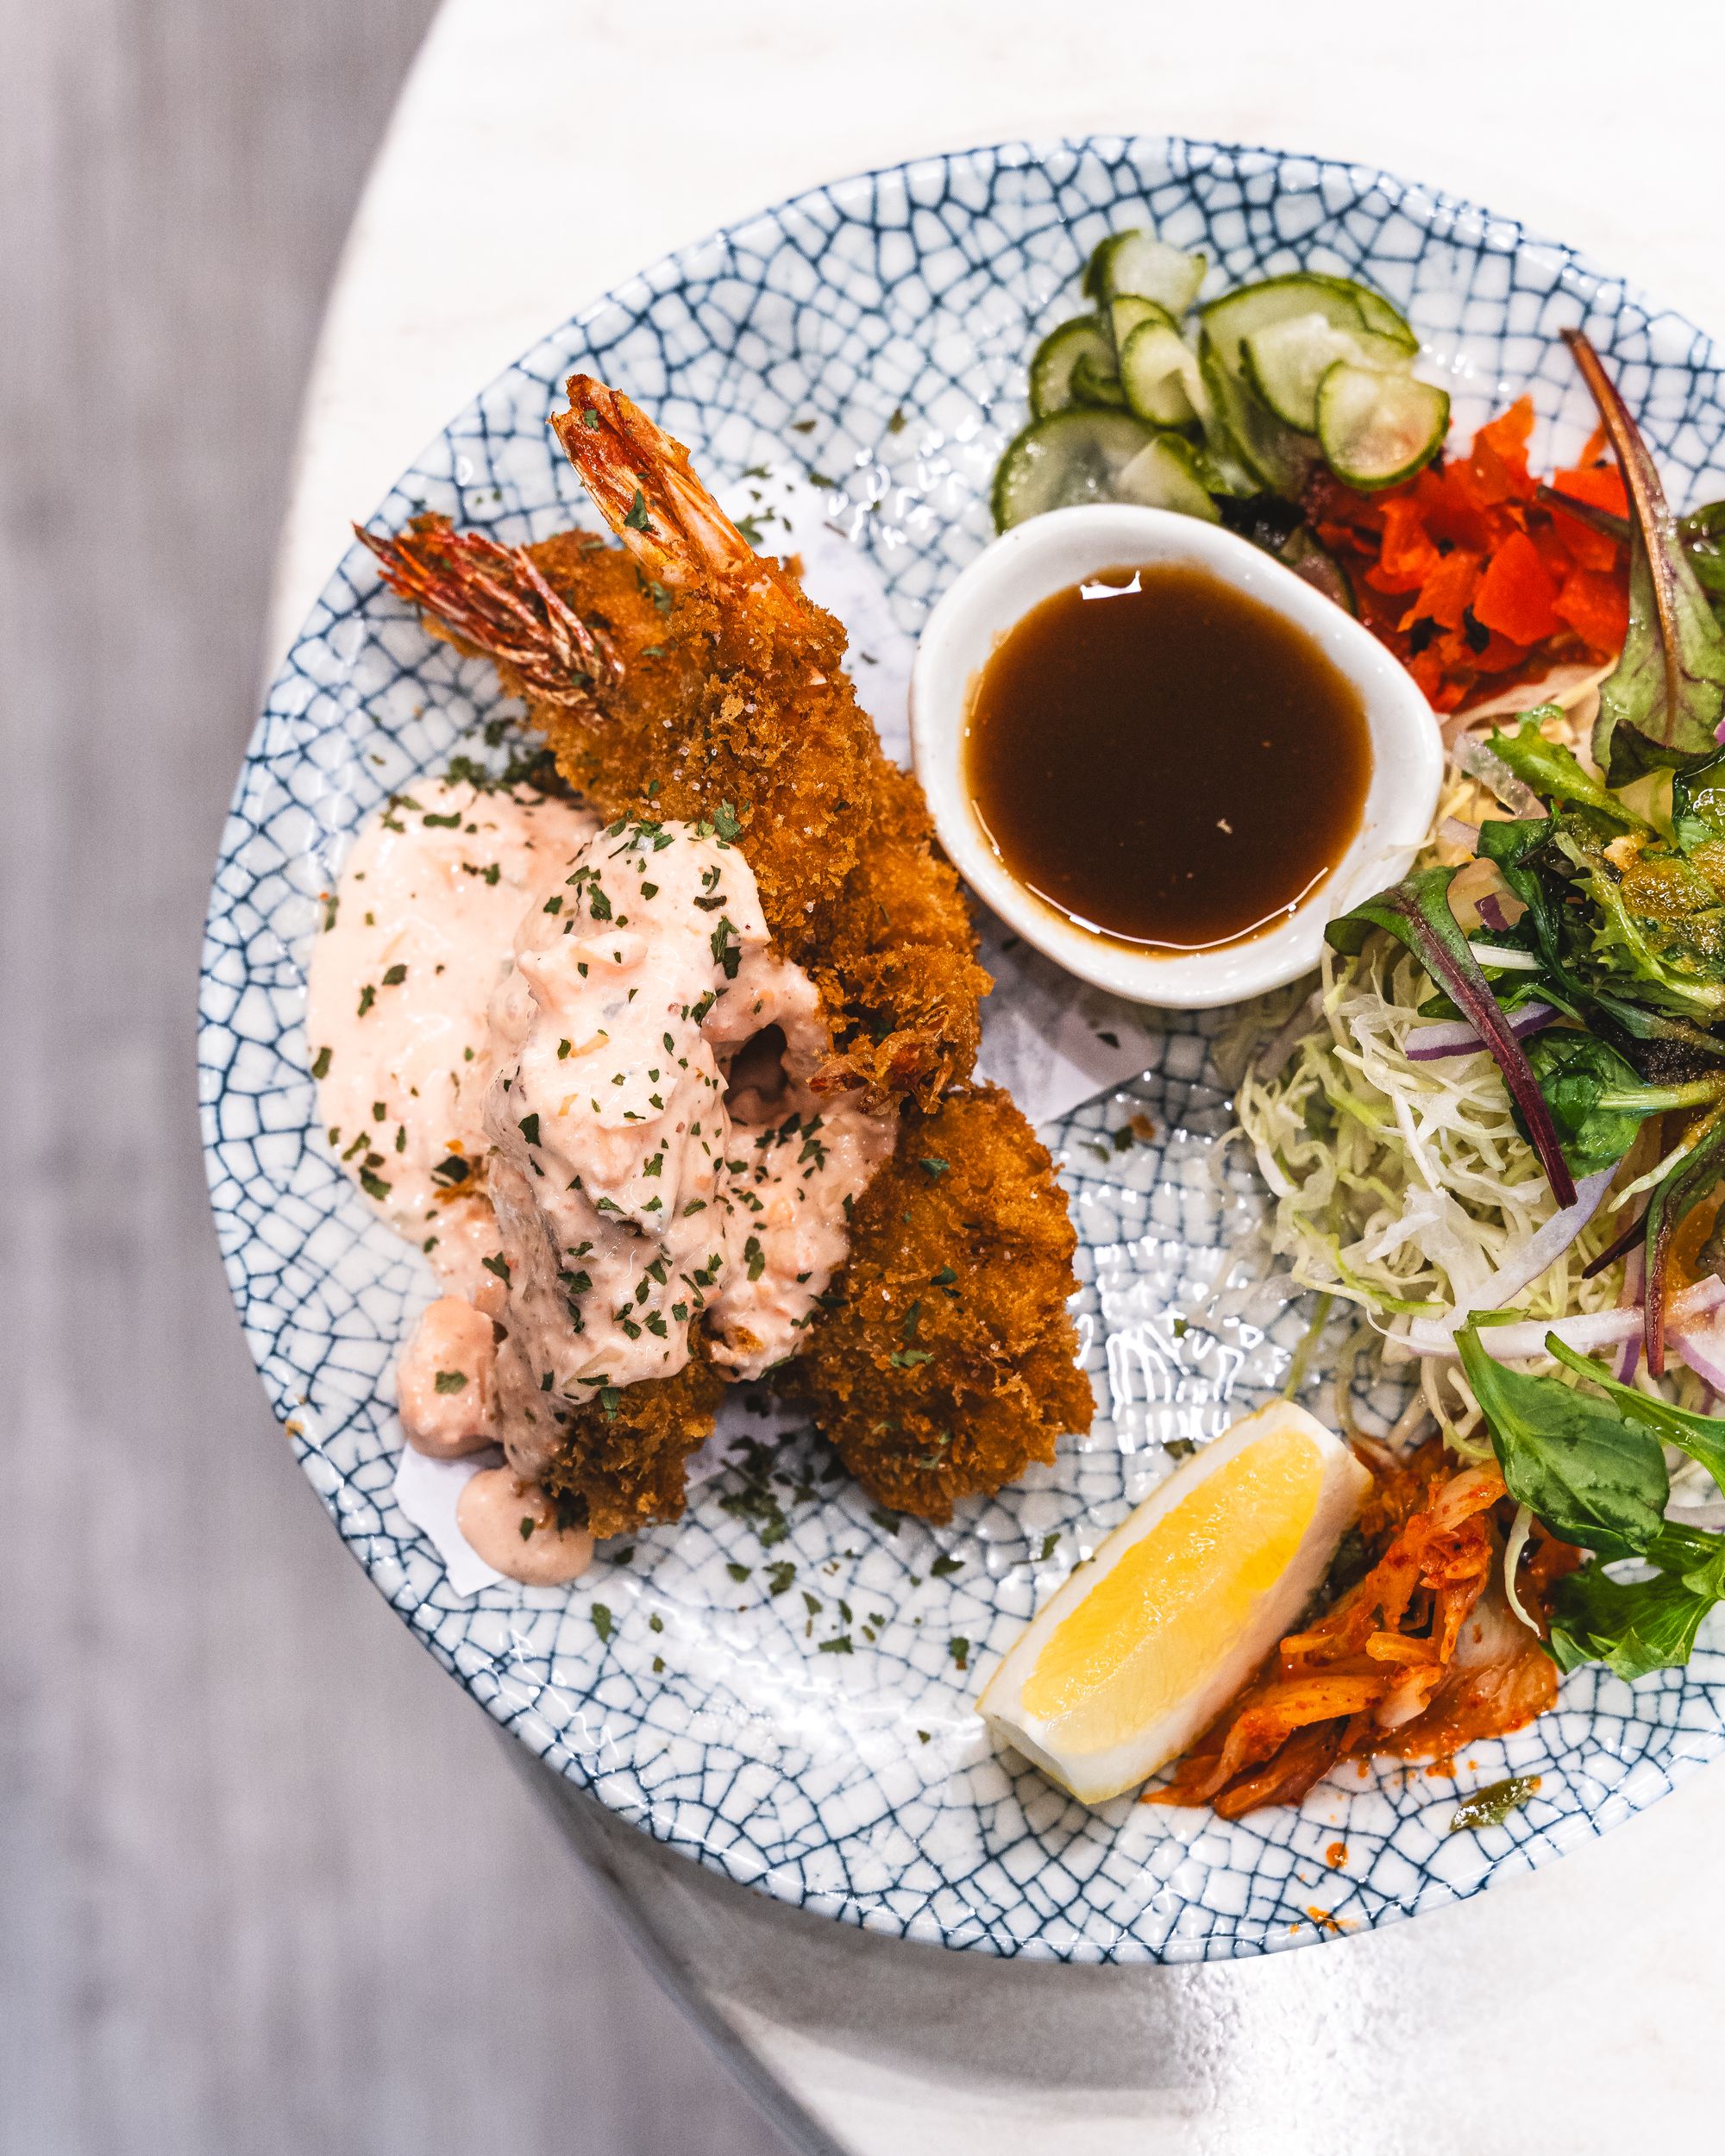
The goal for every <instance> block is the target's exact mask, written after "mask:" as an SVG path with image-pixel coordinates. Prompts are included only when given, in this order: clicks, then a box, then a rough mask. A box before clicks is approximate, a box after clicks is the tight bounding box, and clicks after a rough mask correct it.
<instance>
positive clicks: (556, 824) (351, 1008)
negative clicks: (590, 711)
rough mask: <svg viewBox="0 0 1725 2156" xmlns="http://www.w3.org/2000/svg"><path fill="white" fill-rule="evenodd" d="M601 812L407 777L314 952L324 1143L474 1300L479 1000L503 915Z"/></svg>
mask: <svg viewBox="0 0 1725 2156" xmlns="http://www.w3.org/2000/svg"><path fill="white" fill-rule="evenodd" d="M598 825H599V819H598V818H597V817H595V816H593V815H592V814H590V813H589V812H587V811H586V810H585V809H577V808H572V807H570V806H569V805H568V803H567V802H563V801H558V800H554V799H547V798H544V797H543V796H541V795H539V794H536V793H520V794H518V795H517V794H511V793H479V792H477V791H476V790H475V789H474V787H470V786H466V785H460V786H443V785H440V784H437V783H436V782H431V781H420V782H418V783H417V784H416V786H415V787H414V788H413V789H412V792H411V796H406V795H398V796H397V798H396V799H395V800H393V801H392V803H391V804H390V805H388V806H387V807H386V808H385V809H384V810H383V811H382V812H380V814H379V815H377V816H374V817H373V818H372V819H371V821H370V822H369V823H368V824H367V825H366V827H365V829H364V830H362V831H361V833H360V836H359V837H358V839H357V840H356V841H355V842H354V850H353V852H352V853H351V854H350V855H349V856H348V864H347V867H346V868H344V869H343V870H342V881H341V884H340V887H339V888H338V890H337V892H336V898H335V899H334V902H333V905H332V906H331V909H330V912H331V924H330V925H329V927H327V928H326V929H325V930H324V931H323V934H322V935H321V936H320V937H318V938H317V946H316V948H315V949H314V950H313V952H312V956H311V982H310V987H309V993H308V996H307V1000H306V1011H305V1031H306V1038H307V1039H308V1041H309V1042H310V1044H311V1055H312V1068H313V1069H314V1071H315V1072H316V1073H317V1078H318V1092H317V1100H318V1108H319V1112H320V1114H321V1116H322V1119H323V1125H324V1134H325V1136H326V1138H328V1140H329V1145H330V1148H331V1150H333V1151H334V1152H335V1153H336V1155H337V1156H339V1158H340V1159H341V1160H342V1163H343V1164H344V1165H345V1167H346V1168H347V1169H348V1174H349V1175H352V1176H353V1177H354V1181H356V1182H358V1183H359V1184H360V1185H361V1188H362V1189H363V1190H364V1191H365V1193H366V1194H367V1197H369V1198H370V1199H371V1200H373V1203H374V1204H376V1205H377V1206H379V1207H380V1209H381V1211H382V1213H383V1216H384V1218H385V1219H386V1220H387V1221H388V1222H389V1224H390V1225H391V1226H392V1228H393V1229H394V1230H395V1231H396V1232H397V1233H398V1235H402V1236H405V1237H406V1238H407V1239H408V1240H409V1241H410V1242H412V1243H416V1244H418V1245H419V1247H420V1248H421V1250H423V1251H424V1253H425V1255H426V1256H427V1257H429V1258H430V1261H431V1263H432V1265H433V1267H434V1268H435V1269H436V1273H437V1275H438V1277H439V1278H440V1279H441V1280H442V1281H443V1282H445V1284H446V1285H447V1286H448V1287H449V1288H450V1289H451V1290H452V1291H453V1292H454V1293H455V1294H460V1295H466V1296H467V1297H468V1298H469V1299H471V1298H472V1297H473V1296H474V1294H475V1293H476V1292H477V1290H478V1289H479V1288H480V1286H481V1285H482V1284H483V1282H485V1280H486V1275H485V1273H484V1272H482V1271H481V1270H480V1260H481V1258H482V1257H484V1256H485V1255H486V1252H487V1251H490V1250H495V1249H496V1247H497V1238H496V1233H495V1230H494V1227H493V1225H492V1213H491V1206H490V1205H489V1204H488V1203H487V1202H486V1198H485V1195H484V1191H483V1161H484V1156H485V1150H486V1136H485V1124H484V1116H485V1096H486V1087H488V1086H489V1084H490V1082H491V1062H490V1059H489V1056H488V1052H487V1039H488V1035H487V1031H486V1010H487V1008H488V1006H489V1005H490V1002H491V997H492V990H493V989H494V988H495V987H497V984H498V981H499V978H500V977H501V976H502V975H504V974H505V973H506V972H507V971H508V968H509V963H510V941H511V937H513V935H514V933H515V925H516V923H517V921H518V920H519V919H520V918H521V916H522V913H523V912H524V909H525V908H526V906H528V904H529V902H530V900H531V899H533V898H534V896H535V895H536V893H538V892H539V889H540V887H541V886H542V885H543V886H545V887H547V888H549V887H552V886H554V885H555V883H556V882H557V881H559V880H560V879H561V877H562V876H564V875H566V874H568V861H569V858H570V856H572V855H573V854H574V852H575V851H576V850H577V849H579V848H580V846H581V845H582V844H584V843H585V842H586V840H587V839H588V838H589V837H591V836H592V834H593V831H594V830H597V829H598ZM463 1169H466V1170H467V1172H466V1173H465V1174H464V1173H463V1172H462V1171H463Z"/></svg>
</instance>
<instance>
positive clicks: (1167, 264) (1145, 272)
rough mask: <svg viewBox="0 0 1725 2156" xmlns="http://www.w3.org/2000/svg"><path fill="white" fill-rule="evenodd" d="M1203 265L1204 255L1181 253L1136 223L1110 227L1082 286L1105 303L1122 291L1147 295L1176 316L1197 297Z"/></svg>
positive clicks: (1205, 259) (1118, 296) (1139, 295)
mask: <svg viewBox="0 0 1725 2156" xmlns="http://www.w3.org/2000/svg"><path fill="white" fill-rule="evenodd" d="M1209 266H1210V265H1209V260H1208V257H1207V256H1205V255H1202V254H1182V253H1181V251H1180V249H1179V248H1177V247H1170V246H1169V244H1168V242H1167V241H1165V240H1158V239H1157V237H1156V236H1155V235H1154V234H1153V233H1150V232H1146V231H1145V230H1143V229H1142V228H1139V229H1134V230H1132V231H1131V232H1111V233H1110V234H1109V235H1108V236H1107V239H1106V240H1104V241H1102V242H1101V245H1100V246H1099V247H1098V248H1096V249H1095V252H1094V253H1093V254H1092V255H1091V257H1090V264H1089V267H1088V269H1087V270H1086V271H1085V272H1084V289H1085V291H1087V292H1088V294H1089V295H1090V297H1091V298H1093V299H1095V300H1100V301H1101V302H1102V304H1105V305H1106V304H1107V302H1108V301H1109V300H1111V299H1118V298H1121V297H1122V296H1123V295H1124V294H1126V293H1131V294H1132V296H1133V297H1134V298H1138V299H1153V300H1154V301H1155V302H1156V304H1157V306H1158V307H1165V308H1167V310H1168V311H1169V313H1170V315H1173V316H1174V317H1176V319H1177V318H1178V317H1180V316H1181V315H1183V314H1184V313H1185V312H1186V310H1187V309H1188V308H1189V306H1190V305H1191V304H1192V302H1193V301H1194V300H1195V298H1197V297H1198V287H1199V286H1200V285H1201V284H1202V283H1203V281H1204V273H1205V271H1206V270H1207V269H1208V267H1209Z"/></svg>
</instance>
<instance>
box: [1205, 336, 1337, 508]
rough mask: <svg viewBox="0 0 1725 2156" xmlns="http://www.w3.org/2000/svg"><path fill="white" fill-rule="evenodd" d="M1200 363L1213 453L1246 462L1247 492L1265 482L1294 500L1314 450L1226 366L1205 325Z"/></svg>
mask: <svg viewBox="0 0 1725 2156" xmlns="http://www.w3.org/2000/svg"><path fill="white" fill-rule="evenodd" d="M1198 365H1199V367H1200V368H1201V372H1202V374H1203V379H1204V387H1205V390H1206V391H1207V392H1208V396H1209V399H1210V414H1209V417H1208V419H1207V420H1206V422H1205V426H1206V431H1207V433H1208V435H1209V438H1210V442H1211V447H1212V452H1213V454H1216V455H1217V456H1218V457H1219V458H1220V456H1221V455H1224V454H1230V453H1231V454H1233V456H1234V457H1235V458H1237V459H1238V460H1239V462H1240V463H1241V464H1243V465H1244V466H1245V469H1246V472H1247V473H1248V474H1249V476H1250V479H1251V485H1250V486H1247V487H1246V488H1245V492H1248V493H1251V492H1256V491H1257V489H1258V488H1259V487H1268V488H1269V489H1270V492H1271V493H1273V494H1283V495H1285V496H1286V497H1287V498H1288V499H1289V500H1290V501H1292V500H1295V499H1296V498H1298V496H1299V493H1300V491H1301V489H1302V487H1303V486H1305V484H1306V481H1307V479H1308V478H1309V477H1310V476H1311V472H1312V467H1313V466H1314V464H1316V462H1317V461H1318V457H1317V452H1316V450H1315V448H1314V446H1313V444H1312V443H1311V442H1310V441H1309V440H1308V438H1307V437H1306V436H1302V435H1298V434H1295V431H1294V430H1293V429H1292V428H1291V427H1284V426H1283V423H1282V422H1281V421H1280V420H1279V419H1278V418H1277V417H1276V415H1275V413H1274V412H1272V411H1270V410H1269V408H1268V407H1267V406H1266V405H1265V404H1263V403H1262V402H1261V401H1260V400H1259V398H1258V397H1257V396H1256V395H1255V394H1254V393H1253V392H1252V390H1251V386H1250V385H1249V384H1248V383H1246V382H1245V381H1244V380H1243V379H1241V377H1240V376H1239V374H1237V373H1234V372H1233V370H1232V369H1230V368H1229V367H1226V365H1225V364H1224V363H1223V360H1222V358H1221V354H1220V352H1219V351H1218V349H1217V348H1216V345H1215V343H1214V341H1213V340H1212V338H1211V335H1210V332H1209V329H1208V325H1207V326H1206V327H1205V329H1204V330H1203V331H1202V333H1201V335H1200V337H1199V341H1198Z"/></svg>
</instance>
